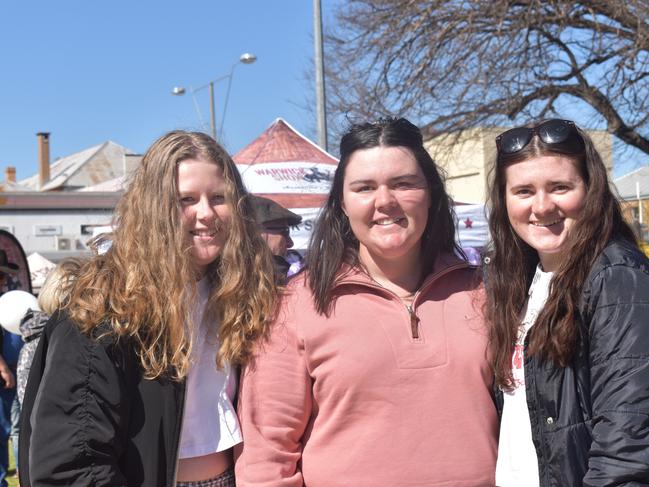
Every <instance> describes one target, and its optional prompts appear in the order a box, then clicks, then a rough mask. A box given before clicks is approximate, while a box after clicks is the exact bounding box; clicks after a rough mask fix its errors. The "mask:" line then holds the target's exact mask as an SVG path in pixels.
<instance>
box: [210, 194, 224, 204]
mask: <svg viewBox="0 0 649 487" xmlns="http://www.w3.org/2000/svg"><path fill="white" fill-rule="evenodd" d="M223 203H225V196H224V195H222V194H215V195H212V196H211V197H210V204H212V205H222V204H223Z"/></svg>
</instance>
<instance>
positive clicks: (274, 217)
mask: <svg viewBox="0 0 649 487" xmlns="http://www.w3.org/2000/svg"><path fill="white" fill-rule="evenodd" d="M250 201H251V203H252V206H253V208H254V209H255V219H256V220H257V223H259V224H260V225H263V224H264V223H268V222H273V221H286V222H287V223H288V225H289V226H294V225H297V224H298V223H300V222H301V221H302V217H301V216H300V215H297V214H295V213H293V212H292V211H290V210H287V209H286V208H284V207H283V206H282V205H280V204H279V203H276V202H275V201H273V200H271V199H270V198H264V197H263V196H257V195H254V194H251V195H250Z"/></svg>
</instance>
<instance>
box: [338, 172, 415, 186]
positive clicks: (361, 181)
mask: <svg viewBox="0 0 649 487" xmlns="http://www.w3.org/2000/svg"><path fill="white" fill-rule="evenodd" d="M404 179H426V178H425V177H422V176H420V175H419V174H416V173H409V174H402V175H400V176H395V177H393V178H390V179H389V180H388V181H389V182H391V183H393V182H397V181H401V180H404ZM374 182H376V181H375V180H374V179H356V180H354V181H350V182H349V185H350V186H351V185H352V184H368V183H374Z"/></svg>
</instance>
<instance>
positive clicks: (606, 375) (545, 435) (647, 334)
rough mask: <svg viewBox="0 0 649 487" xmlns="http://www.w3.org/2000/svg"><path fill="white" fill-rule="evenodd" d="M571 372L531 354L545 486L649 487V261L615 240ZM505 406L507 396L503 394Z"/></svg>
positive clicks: (598, 267) (600, 268)
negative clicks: (532, 356)
mask: <svg viewBox="0 0 649 487" xmlns="http://www.w3.org/2000/svg"><path fill="white" fill-rule="evenodd" d="M580 311H581V318H582V323H583V331H582V334H581V340H580V346H579V349H578V352H577V353H576V354H575V357H574V359H573V361H572V364H571V365H570V366H569V367H566V368H558V367H555V366H554V365H553V364H552V363H551V362H548V361H540V360H537V359H536V358H531V357H529V356H527V355H526V356H525V390H526V394H527V405H528V408H529V412H530V419H531V425H532V438H533V441H534V445H535V447H536V453H537V456H538V461H539V476H540V485H541V487H550V486H552V487H574V486H581V485H584V486H588V487H603V486H628V487H631V486H633V487H639V486H649V260H647V258H646V257H645V256H644V255H643V254H642V253H641V252H640V251H639V250H637V248H635V247H634V246H632V245H630V244H628V243H625V242H613V243H611V244H610V245H609V246H608V247H607V248H606V249H605V251H604V253H603V254H602V255H601V257H600V258H599V259H598V261H597V263H596V264H595V265H594V266H593V269H592V270H591V272H590V275H589V277H588V279H587V281H586V284H585V286H584V290H583V293H582V304H581V309H580ZM497 399H498V401H497V402H498V403H499V404H498V405H499V408H502V394H497Z"/></svg>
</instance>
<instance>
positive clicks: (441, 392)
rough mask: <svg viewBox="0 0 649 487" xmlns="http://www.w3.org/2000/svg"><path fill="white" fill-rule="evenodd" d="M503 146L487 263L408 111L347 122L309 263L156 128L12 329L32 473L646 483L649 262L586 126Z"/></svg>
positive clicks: (287, 222)
mask: <svg viewBox="0 0 649 487" xmlns="http://www.w3.org/2000/svg"><path fill="white" fill-rule="evenodd" d="M494 146H495V149H496V158H495V161H494V163H493V171H492V174H491V178H490V181H489V201H488V207H489V211H490V214H489V225H490V235H491V242H490V243H489V245H488V247H486V248H485V249H484V251H483V256H484V257H485V258H484V259H483V261H482V263H481V265H475V264H472V263H470V262H469V260H468V259H467V257H466V255H465V254H464V253H463V251H462V249H461V248H459V247H458V245H457V243H456V232H457V230H456V224H455V216H454V212H453V205H452V202H451V200H450V198H449V196H448V194H447V192H446V189H445V184H444V180H443V177H442V175H441V173H440V171H439V169H438V167H437V166H436V164H435V162H434V161H433V160H432V159H431V156H430V155H429V154H428V152H427V151H426V150H425V148H424V144H423V139H422V134H421V132H420V131H419V129H418V128H417V127H416V126H415V125H413V124H412V123H411V122H409V121H408V120H406V119H403V118H386V119H381V120H378V121H376V122H367V123H361V124H356V125H353V126H352V127H350V129H349V130H348V131H347V132H346V133H345V134H344V136H343V137H342V139H341V142H340V163H339V165H338V167H337V169H336V172H335V174H334V178H333V183H332V186H331V190H330V193H329V196H328V198H327V201H326V204H325V206H324V207H323V209H322V211H321V212H320V215H319V217H318V219H317V221H316V223H315V227H314V230H313V233H312V236H311V240H310V242H309V246H308V249H307V250H306V254H305V259H304V261H302V260H301V259H300V258H295V254H292V255H291V253H290V250H289V249H290V247H291V246H292V242H291V240H290V227H291V226H294V225H297V224H298V223H299V222H300V217H299V215H296V214H294V213H292V212H290V211H288V210H286V209H284V208H282V207H281V206H279V205H277V204H276V203H274V202H273V201H272V200H267V199H264V198H260V197H257V196H253V195H250V194H248V193H247V192H246V189H245V188H244V185H243V183H242V180H241V177H240V175H239V173H238V172H237V168H236V166H235V164H234V162H233V161H232V159H231V157H230V156H229V155H228V153H227V152H226V151H225V149H224V148H223V147H221V146H220V145H219V144H218V143H217V142H215V141H214V140H213V139H212V138H210V137H209V136H207V135H205V134H202V133H197V132H185V131H173V132H170V133H168V134H165V135H163V136H162V137H161V138H159V139H158V140H157V141H155V142H154V143H153V145H152V146H151V147H150V148H149V149H148V150H147V152H146V154H145V155H144V157H143V159H142V163H141V165H140V166H139V167H138V169H137V170H136V171H135V172H134V174H133V176H132V178H131V180H130V182H129V184H128V187H127V189H126V191H125V192H124V194H123V196H122V198H121V199H120V202H119V203H118V205H117V208H116V210H115V220H114V228H115V230H114V233H113V234H112V235H111V236H110V241H109V245H107V246H104V247H103V250H102V251H101V252H97V253H96V255H93V256H92V257H91V258H88V259H83V260H75V261H73V262H67V263H63V264H61V265H59V267H58V268H57V270H56V272H55V274H54V276H53V277H52V278H51V280H50V279H49V278H48V283H46V284H47V285H46V286H45V288H44V290H45V291H46V292H45V293H44V295H43V297H42V301H43V304H42V305H41V308H42V311H41V312H32V313H28V315H27V316H26V317H25V319H24V322H23V326H21V332H22V333H23V335H24V336H25V337H26V341H28V345H29V347H28V348H29V352H28V353H26V354H25V356H26V357H28V358H26V359H24V360H21V361H20V363H21V367H22V368H23V369H25V367H26V370H28V371H29V380H28V381H26V383H21V382H20V380H19V389H20V390H19V398H20V403H21V405H22V413H21V417H20V441H19V443H20V449H19V452H17V454H18V459H19V475H20V485H21V486H22V487H31V486H33V487H40V486H54V485H73V486H147V487H149V486H150V487H158V486H159V487H173V486H179V487H199V486H200V487H229V486H234V485H238V486H240V487H246V486H268V487H271V486H277V487H280V486H295V487H300V486H307V487H329V486H413V487H414V486H440V487H441V486H458V487H478V486H500V487H510V486H511V487H514V486H515V487H525V486H542V487H546V486H547V487H549V486H566V487H571V486H581V485H584V486H592V487H595V486H598V487H600V486H601V487H603V486H622V485H628V486H642V485H646V486H649V260H648V259H647V257H645V255H644V254H643V253H642V252H641V251H640V249H639V248H638V245H637V242H636V239H635V236H634V233H633V231H632V230H631V228H630V226H629V225H628V224H627V223H626V222H625V221H624V220H623V218H622V213H621V210H620V206H619V202H618V200H617V199H616V197H615V195H614V194H613V192H612V191H611V187H610V184H609V180H608V177H607V172H606V168H605V166H604V164H603V162H602V160H601V157H600V155H599V154H598V152H597V150H596V149H595V147H594V145H593V142H592V141H591V139H590V137H589V136H588V135H587V134H586V133H585V132H584V131H583V130H582V129H581V128H579V127H578V126H577V125H575V124H574V123H573V122H571V121H568V120H560V119H550V120H542V121H539V122H538V123H531V124H529V125H525V126H521V127H516V128H513V129H510V130H507V131H505V132H503V133H502V134H500V135H499V136H498V137H497V138H496V140H495V141H494ZM0 257H1V255H0ZM0 271H3V273H2V274H0V275H3V274H4V275H9V274H10V271H11V269H10V268H9V267H7V264H6V263H5V265H4V267H0ZM3 282H4V281H3ZM39 299H41V298H39ZM34 338H38V341H35V340H34ZM36 343H38V345H37V346H36ZM5 369H6V370H5ZM9 374H12V371H11V370H10V368H9V367H8V365H7V363H6V362H5V360H0V375H1V376H2V378H3V379H4V380H5V387H7V388H11V386H13V383H11V382H10V380H9ZM13 374H15V371H13ZM26 374H27V372H24V375H25V376H26ZM11 377H12V378H13V375H12V376H11ZM5 390H9V389H5ZM3 392H4V391H3ZM2 398H3V404H4V403H5V402H6V401H4V396H2ZM4 407H6V405H4ZM7 434H9V432H7ZM0 440H2V438H0ZM6 443H7V442H6V439H4V441H3V444H4V445H6ZM0 454H2V451H1V450H0ZM0 460H1V459H0ZM0 463H1V462H0Z"/></svg>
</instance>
